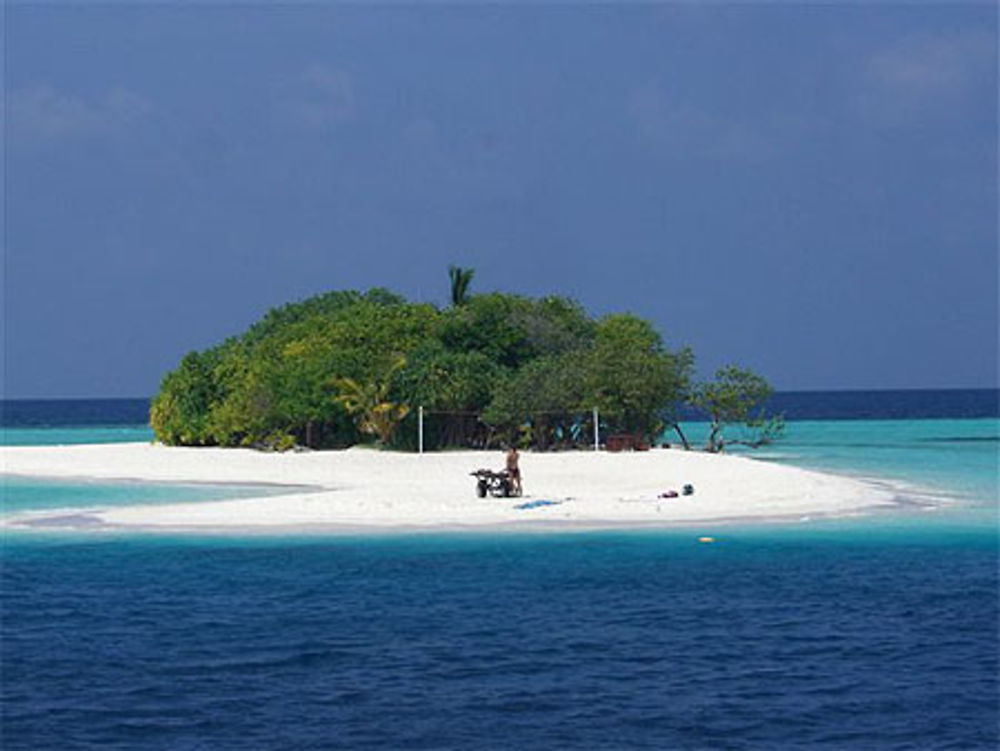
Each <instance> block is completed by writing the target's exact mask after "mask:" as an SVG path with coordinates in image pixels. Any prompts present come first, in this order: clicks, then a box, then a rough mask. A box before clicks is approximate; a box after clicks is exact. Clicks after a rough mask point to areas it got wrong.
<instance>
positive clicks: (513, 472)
mask: <svg viewBox="0 0 1000 751" xmlns="http://www.w3.org/2000/svg"><path fill="white" fill-rule="evenodd" d="M519 458H520V455H519V454H518V453H517V449H516V448H515V447H514V446H511V447H510V450H509V451H508V452H507V474H509V475H510V479H511V482H512V483H513V484H514V492H515V493H517V494H518V495H521V468H520V467H518V466H517V460H518V459H519Z"/></svg>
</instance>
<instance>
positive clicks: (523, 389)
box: [150, 267, 774, 451]
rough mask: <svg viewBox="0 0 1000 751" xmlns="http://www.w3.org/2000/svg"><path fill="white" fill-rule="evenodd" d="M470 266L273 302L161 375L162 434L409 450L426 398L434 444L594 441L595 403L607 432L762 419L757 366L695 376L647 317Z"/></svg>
mask: <svg viewBox="0 0 1000 751" xmlns="http://www.w3.org/2000/svg"><path fill="white" fill-rule="evenodd" d="M472 276H473V270H472V269H462V268H457V267H451V268H450V269H449V277H450V281H451V303H452V304H451V305H450V307H448V308H445V309H439V308H437V307H435V306H433V305H428V304H423V303H411V302H408V301H406V300H405V299H404V298H402V297H400V296H398V295H396V294H394V293H392V292H389V291H388V290H384V289H373V290H370V291H368V292H366V293H361V292H353V291H343V292H329V293H326V294H322V295H317V296H316V297H312V298H309V299H308V300H304V301H302V302H297V303H293V304H289V305H285V306H283V307H280V308H276V309H274V310H271V311H270V312H268V313H267V314H266V315H265V316H264V317H263V318H262V319H261V320H260V321H258V322H257V323H256V324H254V325H253V326H251V327H250V329H249V330H248V331H246V332H245V333H244V334H242V335H241V336H238V337H234V338H232V339H229V340H227V341H225V342H223V343H222V344H220V345H218V346H216V347H214V348H212V349H209V350H207V351H205V352H192V353H190V354H188V355H186V356H185V357H184V358H183V359H182V360H181V362H180V364H179V365H178V367H177V368H176V369H175V370H173V371H171V372H170V373H168V374H167V375H166V376H165V377H164V379H163V383H162V385H161V387H160V391H159V393H158V394H157V395H156V397H155V398H154V400H153V403H152V406H151V409H150V422H151V424H152V427H153V430H154V432H155V435H156V438H157V439H158V440H160V441H162V442H164V443H167V444H179V445H189V446H210V445H217V446H257V447H262V448H271V449H275V450H285V449H288V448H292V447H294V446H306V447H311V448H334V447H345V446H350V445H353V444H357V443H363V442H367V441H374V442H375V443H376V444H377V445H379V446H391V447H393V448H398V449H404V450H406V449H414V448H415V447H416V440H417V439H416V433H417V429H416V421H417V419H418V417H417V412H418V409H417V408H418V407H423V409H424V413H425V421H424V442H425V446H426V447H427V448H431V449H433V448H444V447H449V446H466V447H491V446H492V447H495V446H499V445H501V444H504V443H518V444H519V445H521V446H524V447H535V448H540V449H546V448H554V447H572V446H578V445H588V444H589V443H590V441H591V440H592V436H593V417H592V414H593V409H594V408H595V407H596V408H597V409H598V410H599V411H600V420H601V426H600V428H601V432H602V434H605V435H608V434H615V433H627V434H630V435H633V436H636V437H637V438H641V439H642V440H645V441H649V442H652V441H655V440H656V439H657V438H658V437H659V436H660V435H661V434H662V432H663V431H664V429H665V428H669V427H674V428H676V429H677V430H678V433H679V434H680V435H681V437H682V439H683V433H680V427H679V420H678V414H679V412H680V410H681V408H682V407H683V405H685V404H697V405H699V406H701V407H702V408H703V409H704V410H705V412H706V413H707V414H709V415H710V416H711V418H712V420H713V427H712V433H711V438H710V442H709V447H708V448H709V449H710V450H714V451H718V450H722V449H723V448H724V446H725V445H726V443H727V441H726V440H724V439H723V438H722V431H723V426H724V425H725V424H726V423H731V422H740V421H742V422H749V423H751V425H754V424H756V425H762V424H763V423H758V422H757V421H758V419H760V418H759V415H758V414H757V412H755V411H754V410H755V409H756V408H757V407H758V406H759V403H760V402H761V401H762V400H763V398H766V394H767V393H769V388H768V387H767V385H766V383H765V382H764V381H763V380H762V379H760V378H759V377H758V376H755V375H753V374H752V373H749V372H748V371H740V370H738V369H733V370H731V371H725V372H723V371H720V376H719V379H718V382H717V383H715V384H709V385H700V386H699V385H696V384H694V383H693V380H692V373H693V363H694V357H693V355H692V353H691V351H690V350H689V349H686V348H684V349H680V350H678V351H672V350H670V349H668V348H667V347H666V346H665V345H664V343H663V340H662V338H661V337H660V335H659V333H658V332H657V331H656V330H655V329H654V328H653V327H652V326H651V325H650V324H649V323H648V322H647V321H644V320H643V319H641V318H638V317H637V316H634V315H631V314H614V315H608V316H605V317H603V318H600V319H596V320H595V319H593V318H591V317H590V316H589V315H588V314H587V313H586V311H584V310H583V309H582V308H581V307H580V306H579V305H578V304H577V303H576V302H574V301H572V300H569V299H566V298H562V297H544V298H540V299H531V298H526V297H521V296H517V295H509V294H500V293H491V294H469V284H470V282H471V280H472ZM762 394H763V395H764V396H763V397H762V396H761V395H762ZM773 435H774V432H773V429H772V430H771V432H770V433H767V432H766V431H762V432H761V433H760V436H759V437H760V439H761V440H762V441H763V440H766V439H767V438H769V437H771V436H773ZM684 442H685V445H687V441H686V440H685V441H684ZM728 442H729V443H732V441H728Z"/></svg>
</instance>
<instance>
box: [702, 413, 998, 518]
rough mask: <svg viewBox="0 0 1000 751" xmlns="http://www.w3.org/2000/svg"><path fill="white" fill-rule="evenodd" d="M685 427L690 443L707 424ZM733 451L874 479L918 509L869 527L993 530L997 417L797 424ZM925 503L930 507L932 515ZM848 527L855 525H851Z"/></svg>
mask: <svg viewBox="0 0 1000 751" xmlns="http://www.w3.org/2000/svg"><path fill="white" fill-rule="evenodd" d="M684 427H685V432H686V434H687V435H688V437H689V439H690V440H691V441H692V443H693V444H695V445H698V444H699V443H701V442H703V441H704V439H705V436H706V435H707V432H708V426H707V424H705V423H692V424H689V425H685V426H684ZM731 453H734V454H740V455H744V456H749V457H752V458H754V459H758V460H761V461H771V462H776V463H780V464H788V465H792V466H797V467H802V468H804V469H813V470H819V471H824V472H832V473H835V474H842V475H848V476H851V477H857V478H862V479H866V480H871V481H874V482H875V483H876V484H879V485H888V486H889V487H890V488H891V489H893V490H894V491H896V492H897V493H898V494H899V495H900V496H901V497H902V498H903V499H904V500H905V499H906V498H909V499H911V500H913V501H915V502H918V503H919V504H920V506H921V508H922V509H923V510H922V511H914V510H913V509H912V508H909V507H906V508H902V509H900V510H899V511H898V512H897V513H895V514H891V515H890V516H889V517H888V518H886V517H885V515H884V514H879V515H876V516H875V517H874V518H873V519H869V520H868V521H869V523H871V524H875V525H882V526H888V527H890V528H891V527H892V526H893V525H903V526H905V527H911V526H913V525H915V524H936V525H941V526H949V527H951V526H955V525H959V526H962V525H971V526H985V527H988V528H996V525H997V523H998V499H1000V420H997V419H996V418H976V419H961V420H956V419H923V420H815V421H807V420H802V421H794V422H789V423H788V424H787V426H786V429H785V433H784V435H783V436H782V437H781V438H780V439H779V440H777V441H776V442H774V443H773V444H770V445H767V446H763V447H761V448H758V449H748V448H744V447H740V446H735V447H733V448H732V449H731ZM927 503H931V504H933V507H932V508H931V509H929V510H928V509H927V507H926V505H925V504H927ZM843 524H844V523H841V525H843ZM846 524H847V525H849V526H851V527H855V526H857V524H856V523H855V522H854V521H849V522H846Z"/></svg>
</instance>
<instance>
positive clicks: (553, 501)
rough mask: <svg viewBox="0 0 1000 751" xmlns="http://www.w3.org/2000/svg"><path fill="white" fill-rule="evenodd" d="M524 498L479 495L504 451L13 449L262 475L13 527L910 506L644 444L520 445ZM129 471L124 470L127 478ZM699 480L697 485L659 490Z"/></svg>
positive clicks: (190, 526)
mask: <svg viewBox="0 0 1000 751" xmlns="http://www.w3.org/2000/svg"><path fill="white" fill-rule="evenodd" d="M521 465H522V471H523V473H524V478H525V480H524V481H525V496H524V497H523V498H493V497H489V496H487V497H486V498H483V499H481V498H478V497H477V496H476V493H475V480H474V479H473V478H472V477H471V476H470V474H469V473H471V472H473V471H474V470H476V469H479V468H484V467H485V468H491V467H492V468H496V469H499V468H500V467H501V466H503V454H502V453H501V452H498V451H493V452H487V451H449V452H441V453H427V454H404V453H398V452H389V451H378V450H375V449H371V448H363V447H355V448H351V449H346V450H341V451H314V452H301V453H285V454H272V453H261V452H258V451H253V450H251V449H219V448H181V447H166V446H162V445H159V444H148V443H131V444H124V443H116V444H79V445H69V446H6V447H2V448H0V467H2V471H3V473H4V475H10V476H22V477H33V478H51V479H58V480H74V479H77V480H79V479H82V480H85V481H105V482H120V481H123V480H124V481H129V482H146V483H167V484H186V485H195V484H208V485H220V486H221V485H243V486H261V487H267V488H268V489H270V490H274V489H275V488H276V487H277V488H278V489H279V490H280V489H285V488H287V490H288V492H287V493H269V494H267V495H263V496H253V497H247V498H238V499H222V500H215V501H195V502H179V503H159V504H149V505H123V506H108V507H104V508H86V509H84V508H62V509H39V510H32V511H23V512H16V513H13V514H10V515H9V516H7V517H6V518H5V519H3V521H2V526H3V527H5V528H7V529H9V530H10V529H22V530H31V529H34V530H46V531H54V530H60V529H65V530H76V531H82V530H88V531H89V530H114V531H136V532H183V533H205V534H219V533H230V534H232V533H239V534H245V533H254V534H256V533H263V534H296V535H303V534H324V533H325V534H333V533H346V534H355V533H357V534H364V533H375V532H378V533H386V532H400V533H403V534H411V533H415V532H429V531H449V530H450V531H496V532H503V531H532V530H536V529H538V530H542V531H555V530H566V531H571V530H598V529H645V528H682V527H687V526H692V525H705V524H733V523H751V524H758V523H777V524H788V523H796V522H800V521H807V520H809V521H812V520H816V519H819V518H830V517H843V516H854V515H858V514H866V513H871V512H873V511H876V510H880V509H881V510H884V509H886V508H892V507H900V506H901V505H903V504H902V503H901V501H900V500H897V494H896V493H894V492H892V490H891V489H887V488H886V487H885V486H884V485H883V486H881V487H880V486H879V485H878V484H876V483H871V482H864V481H861V480H858V479H854V478H849V477H844V476H840V475H833V474H826V473H821V472H815V471H810V470H804V469H798V468H795V467H789V466H787V465H781V464H777V463H774V462H766V461H757V460H754V459H751V458H747V457H745V456H731V455H717V454H706V453H703V452H696V451H691V452H686V451H682V450H678V449H654V450H652V451H648V452H627V453H607V452H590V451H575V452H559V453H538V454H536V453H531V452H525V453H523V454H522V461H521ZM126 478H127V479H126ZM685 484H692V485H694V487H695V492H694V494H693V495H691V496H679V497H677V498H662V497H658V496H660V494H661V493H663V492H665V491H667V490H677V491H679V490H680V489H681V487H682V486H683V485H685Z"/></svg>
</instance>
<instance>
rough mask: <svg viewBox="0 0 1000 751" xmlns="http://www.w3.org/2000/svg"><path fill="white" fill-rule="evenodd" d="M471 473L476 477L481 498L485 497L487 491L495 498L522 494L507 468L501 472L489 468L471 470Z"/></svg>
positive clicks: (477, 490)
mask: <svg viewBox="0 0 1000 751" xmlns="http://www.w3.org/2000/svg"><path fill="white" fill-rule="evenodd" d="M469 474H471V475H472V476H473V477H475V478H476V495H478V496H479V497H480V498H485V497H486V494H487V493H489V494H490V495H491V496H493V497H494V498H510V497H511V496H516V495H520V493H519V492H517V490H516V489H515V487H514V481H513V479H512V478H511V476H510V472H508V471H507V470H506V469H504V470H501V471H499V472H493V471H492V470H489V469H477V470H476V471H475V472H470V473H469Z"/></svg>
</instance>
